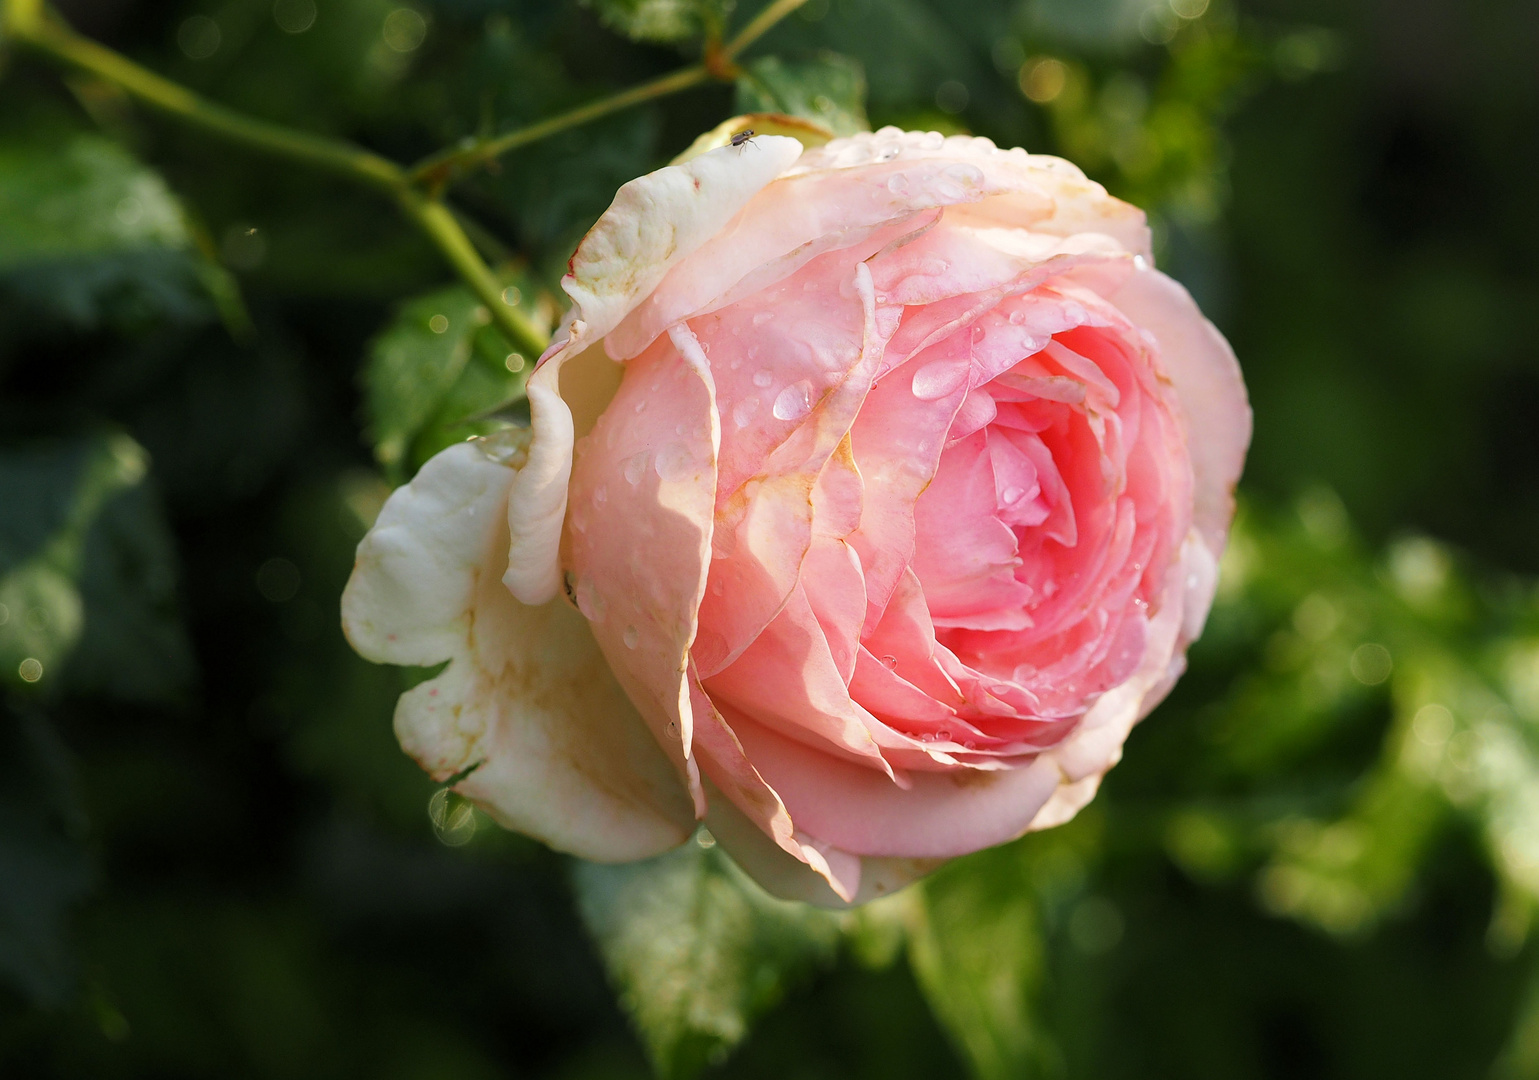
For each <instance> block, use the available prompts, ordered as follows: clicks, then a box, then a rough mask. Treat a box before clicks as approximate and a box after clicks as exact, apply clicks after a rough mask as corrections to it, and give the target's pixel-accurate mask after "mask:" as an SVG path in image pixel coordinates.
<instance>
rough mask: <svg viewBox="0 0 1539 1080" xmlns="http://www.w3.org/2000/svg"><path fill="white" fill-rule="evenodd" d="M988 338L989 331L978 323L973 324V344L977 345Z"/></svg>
mask: <svg viewBox="0 0 1539 1080" xmlns="http://www.w3.org/2000/svg"><path fill="white" fill-rule="evenodd" d="M987 336H988V331H987V330H985V329H984V328H983V327H982V326H980V325H978V324H977V323H974V324H973V344H974V345H976V344H977V343H978V342H980V341H982V340H983V339H984V338H985V337H987Z"/></svg>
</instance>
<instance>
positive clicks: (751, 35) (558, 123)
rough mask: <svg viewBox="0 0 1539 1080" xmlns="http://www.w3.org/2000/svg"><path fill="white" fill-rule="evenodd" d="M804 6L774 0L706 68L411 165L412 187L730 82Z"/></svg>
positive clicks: (712, 54) (433, 184)
mask: <svg viewBox="0 0 1539 1080" xmlns="http://www.w3.org/2000/svg"><path fill="white" fill-rule="evenodd" d="M806 2H807V0H773V2H772V3H770V4H769V5H767V6H766V7H765V8H764V10H763V11H761V12H759V14H757V15H755V16H754V17H753V19H752V20H750V21H749V23H748V25H747V26H745V27H743V29H742V30H740V31H739V32H738V34H737V36H735V37H734V38H733V39H732V40H731V41H729V42H727V43H726V44H725V45H722V46H720V47H713V46H714V43H711V42H708V43H707V50H706V61H707V62H706V63H703V64H695V65H693V66H691V67H687V68H680V69H679V70H678V71H675V72H672V73H671V74H668V75H664V76H662V77H661V78H658V79H653V80H652V81H651V82H649V83H642V84H641V85H640V86H633V87H631V89H629V90H622V91H621V92H620V93H618V94H612V95H610V96H609V97H606V98H600V99H599V100H597V101H592V102H589V103H588V104H586V105H581V106H579V107H577V108H575V109H572V110H570V111H568V112H564V113H562V114H560V115H559V116H552V117H551V118H550V119H548V120H541V121H540V122H539V123H536V124H530V125H529V126H528V127H522V128H518V129H517V130H515V131H509V132H507V133H505V134H502V135H497V136H494V137H493V138H490V139H478V140H473V141H471V142H470V143H469V145H465V146H461V147H459V148H457V149H448V150H441V151H439V152H438V153H436V154H433V155H432V156H431V157H427V158H424V159H422V160H421V161H420V162H418V163H417V164H416V165H413V166H412V168H411V170H410V172H409V174H408V175H409V176H410V178H411V181H412V182H413V183H416V184H422V185H425V186H427V187H429V188H434V189H436V188H441V187H442V186H443V185H444V184H446V183H448V182H449V181H450V180H451V179H453V178H454V176H455V175H456V174H458V173H462V172H464V171H465V170H467V169H472V168H474V167H476V166H477V165H483V164H485V163H486V162H488V161H491V160H493V159H495V158H498V157H501V156H502V155H503V154H506V153H507V152H508V151H509V150H516V149H518V148H519V147H520V146H526V145H528V144H529V143H532V142H537V141H538V140H540V139H544V138H547V137H548V136H551V135H554V134H555V133H556V132H558V131H564V130H566V129H567V128H570V127H576V126H577V125H579V124H586V123H587V122H588V121H590V120H597V119H598V118H599V117H601V116H607V115H608V114H610V113H612V112H617V111H619V110H620V109H627V108H630V107H631V106H632V105H639V104H641V103H642V102H643V101H651V100H652V99H653V98H659V97H665V96H666V95H668V94H674V93H677V92H678V91H680V90H687V89H689V88H690V87H692V86H699V85H700V84H701V83H703V82H706V81H708V80H710V79H713V78H714V79H729V78H731V77H732V76H733V73H734V72H735V70H736V69H735V66H734V64H733V61H734V60H735V59H737V56H738V54H740V53H741V52H742V51H743V50H744V49H746V48H748V46H750V45H752V44H753V43H754V42H755V41H757V40H759V38H761V37H763V36H764V35H765V33H767V32H768V31H769V29H770V28H771V27H773V26H774V25H775V24H776V23H778V22H779V21H780V20H781V19H784V18H785V17H786V16H787V15H789V14H791V12H793V11H795V10H796V9H797V8H799V7H801V6H802V5H803V4H805V3H806Z"/></svg>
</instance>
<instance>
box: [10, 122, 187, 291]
mask: <svg viewBox="0 0 1539 1080" xmlns="http://www.w3.org/2000/svg"><path fill="white" fill-rule="evenodd" d="M0 220H4V221H6V222H7V226H6V229H5V231H4V232H3V233H0V270H11V269H14V268H16V267H18V266H23V265H26V264H28V263H35V262H44V261H47V260H51V259H62V258H68V257H70V256H80V255H105V254H116V253H120V252H126V251H143V250H146V249H155V248H186V247H188V246H189V244H190V241H189V237H188V233H187V226H186V223H185V221H184V220H183V217H182V210H181V207H180V206H179V205H178V204H177V201H176V198H175V196H173V195H172V194H171V191H170V189H169V188H167V187H166V184H165V181H163V180H162V179H161V178H160V177H159V176H158V175H157V174H155V173H154V172H152V171H150V170H149V169H147V168H145V167H144V166H143V165H140V164H139V163H138V162H137V161H135V160H134V159H133V157H132V156H131V155H130V154H129V153H128V152H127V151H126V150H124V149H123V148H122V147H120V146H118V145H117V144H116V143H114V142H112V141H110V140H108V139H104V138H102V137H101V136H98V135H89V134H78V135H75V136H73V137H72V138H70V139H69V140H68V141H66V142H65V143H64V144H63V145H62V146H61V145H58V144H54V145H51V146H48V147H44V146H41V145H34V144H31V143H29V142H21V143H16V142H8V143H3V144H0Z"/></svg>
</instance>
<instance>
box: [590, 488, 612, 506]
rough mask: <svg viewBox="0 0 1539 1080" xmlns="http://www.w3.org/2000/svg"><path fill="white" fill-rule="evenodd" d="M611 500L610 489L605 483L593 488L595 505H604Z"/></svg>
mask: <svg viewBox="0 0 1539 1080" xmlns="http://www.w3.org/2000/svg"><path fill="white" fill-rule="evenodd" d="M608 500H609V489H608V488H607V487H605V486H604V485H603V484H600V485H599V486H598V487H596V488H594V489H593V505H594V506H603V505H604V503H605V502H607V501H608Z"/></svg>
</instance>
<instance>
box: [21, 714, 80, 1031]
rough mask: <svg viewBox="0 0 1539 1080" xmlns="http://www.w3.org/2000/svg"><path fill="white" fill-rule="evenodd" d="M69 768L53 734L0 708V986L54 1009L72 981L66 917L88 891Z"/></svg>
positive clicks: (39, 721) (40, 721) (28, 717)
mask: <svg viewBox="0 0 1539 1080" xmlns="http://www.w3.org/2000/svg"><path fill="white" fill-rule="evenodd" d="M85 829H86V818H85V811H84V808H83V806H82V800H81V797H80V791H79V782H78V779H77V778H76V775H75V764H74V760H73V758H72V757H71V755H70V753H69V750H68V749H67V748H66V747H65V745H64V743H63V742H62V740H60V738H59V736H58V734H57V733H56V732H55V731H54V729H53V726H52V725H51V724H49V723H48V721H47V720H45V719H44V718H43V717H42V716H40V715H37V714H35V713H32V712H30V711H28V712H25V713H19V714H18V713H17V712H15V711H13V710H12V709H11V708H9V707H4V706H0V983H8V984H10V985H11V986H14V987H15V988H16V989H18V990H20V991H21V992H22V993H23V994H25V995H26V996H27V997H28V998H30V999H31V1000H32V1001H33V1003H35V1004H37V1005H40V1006H58V1005H60V1004H62V1003H63V1002H64V1000H65V999H66V998H67V996H68V994H69V991H70V989H71V987H72V986H73V984H74V982H75V978H76V974H77V972H76V961H75V956H74V949H73V947H72V945H71V942H70V933H69V931H70V927H69V913H70V909H71V908H73V907H74V906H75V905H76V904H77V903H79V902H80V900H82V899H83V898H84V897H85V895H86V894H87V892H88V891H89V889H90V887H91V879H92V876H93V875H92V870H91V861H90V857H89V856H88V855H87V853H86V851H85V850H84V848H83V846H82V845H81V843H80V840H81V838H82V836H83V835H84V833H85Z"/></svg>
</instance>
